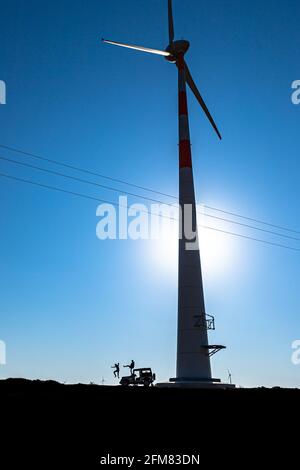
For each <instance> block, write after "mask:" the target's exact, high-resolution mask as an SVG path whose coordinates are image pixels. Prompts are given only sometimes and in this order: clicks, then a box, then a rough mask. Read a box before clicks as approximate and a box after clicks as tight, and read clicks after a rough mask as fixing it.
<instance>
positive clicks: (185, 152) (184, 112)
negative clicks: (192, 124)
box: [177, 56, 192, 168]
mask: <svg viewBox="0 0 300 470" xmlns="http://www.w3.org/2000/svg"><path fill="white" fill-rule="evenodd" d="M177 67H178V78H179V80H178V83H179V89H178V114H179V168H191V167H192V152H191V143H190V131H189V118H188V105H187V96H186V84H185V69H184V59H183V56H180V57H179V58H178V62H177Z"/></svg>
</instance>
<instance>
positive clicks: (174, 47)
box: [166, 39, 190, 63]
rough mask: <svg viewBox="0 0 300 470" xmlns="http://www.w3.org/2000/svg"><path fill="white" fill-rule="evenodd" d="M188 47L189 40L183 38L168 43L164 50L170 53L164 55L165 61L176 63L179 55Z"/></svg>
mask: <svg viewBox="0 0 300 470" xmlns="http://www.w3.org/2000/svg"><path fill="white" fill-rule="evenodd" d="M189 47H190V43H189V41H186V40H184V39H182V40H180V41H174V42H173V43H171V44H169V45H168V47H167V48H166V52H169V53H170V54H171V55H170V56H167V57H166V59H167V61H168V62H171V63H176V62H177V59H178V57H179V55H181V54H182V55H184V54H185V53H186V52H187V50H188V48H189Z"/></svg>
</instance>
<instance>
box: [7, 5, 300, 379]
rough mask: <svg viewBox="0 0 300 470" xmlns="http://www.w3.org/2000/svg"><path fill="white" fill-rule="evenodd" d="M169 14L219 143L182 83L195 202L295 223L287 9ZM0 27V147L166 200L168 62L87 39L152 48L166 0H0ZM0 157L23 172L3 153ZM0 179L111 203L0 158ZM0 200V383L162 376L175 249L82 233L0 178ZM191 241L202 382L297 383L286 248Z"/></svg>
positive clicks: (295, 267) (160, 38)
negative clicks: (148, 372) (212, 351)
mask: <svg viewBox="0 0 300 470" xmlns="http://www.w3.org/2000/svg"><path fill="white" fill-rule="evenodd" d="M174 17H175V33H176V36H177V38H179V39H180V38H182V37H184V38H186V39H189V40H190V42H191V47H190V50H189V52H188V54H187V61H188V64H189V67H190V69H191V72H192V74H193V76H194V79H195V81H196V83H197V84H198V85H199V88H200V90H201V92H202V94H203V96H204V98H205V100H206V102H207V104H208V106H209V108H210V110H211V112H212V114H213V116H214V118H215V120H216V122H217V124H218V126H219V128H220V130H221V133H222V135H223V141H222V142H221V143H220V142H219V141H218V139H217V138H216V137H215V135H214V134H213V132H212V130H211V128H210V126H209V124H208V122H206V120H205V118H204V116H203V115H202V113H201V110H200V108H199V106H198V105H197V103H196V101H195V99H194V98H193V96H192V95H191V94H190V93H189V109H190V121H191V123H190V124H191V139H192V144H193V147H192V150H193V163H194V172H195V185H196V194H197V200H198V202H199V203H205V204H207V205H210V206H214V207H217V208H221V209H224V210H227V211H231V212H237V213H241V214H243V215H246V216H249V217H254V218H258V219H262V220H265V221H268V222H271V223H274V224H278V225H282V226H286V227H290V228H292V229H295V230H300V224H299V220H298V218H299V196H300V193H299V191H300V190H299V169H300V163H299V155H298V154H299V151H298V145H297V144H298V139H299V123H300V106H295V105H293V104H292V103H291V93H292V90H291V83H292V82H293V81H294V80H296V79H300V76H299V59H300V57H299V55H300V52H299V47H298V45H299V21H300V6H299V2H297V1H296V0H295V1H294V0H288V1H285V2H283V1H273V2H272V4H271V2H268V1H256V0H255V1H250V0H249V1H248V0H244V1H243V2H241V1H237V0H228V1H224V0H213V1H206V0H201V1H200V0H197V1H196V0H182V1H180V0H174ZM0 31H1V33H0V37H1V48H0V79H1V80H5V82H6V86H7V104H6V105H1V106H0V119H1V130H0V143H1V144H4V145H9V146H13V147H17V148H21V149H24V150H27V151H29V152H33V153H37V154H40V155H44V156H46V157H49V158H54V159H56V160H59V161H62V162H69V163H71V164H75V165H80V166H82V167H85V168H90V169H94V170H97V171H99V172H100V173H104V174H107V175H110V176H112V177H115V178H119V179H124V180H127V181H130V182H132V183H135V184H139V185H142V186H147V187H150V188H154V189H157V190H158V191H163V192H165V193H168V194H177V192H178V184H177V182H178V156H177V141H178V136H177V79H176V78H177V75H176V68H175V66H174V65H173V66H172V65H170V64H168V63H167V62H166V61H165V60H164V59H163V58H161V57H157V56H151V55H148V54H142V53H138V52H132V51H126V50H124V49H121V48H116V47H115V48H114V47H112V46H108V45H107V46H105V45H102V44H101V43H100V38H101V37H102V36H103V37H108V38H112V39H115V40H117V41H118V40H119V41H125V42H132V43H137V44H142V45H145V46H149V47H154V48H165V47H166V46H167V9H166V2H165V1H162V0H149V1H145V0H143V1H140V0H129V1H124V0H110V1H104V0H101V1H91V0H90V1H78V0H72V1H66V0H62V1H58V0H55V1H51V2H48V1H44V2H39V1H32V0H28V1H26V2H23V1H21V0H19V1H16V0H12V1H9V2H2V6H1V15H0ZM0 156H2V157H3V156H4V157H9V158H15V159H19V160H21V161H25V162H28V163H32V164H37V162H36V161H34V160H32V159H29V158H28V157H27V158H26V157H24V156H23V157H22V156H21V155H17V154H15V153H13V152H9V151H8V150H4V149H1V150H0ZM43 165H44V167H45V168H50V167H51V165H50V164H46V163H44V164H43ZM0 171H1V172H6V173H9V174H12V175H15V176H18V177H23V178H28V179H31V180H34V181H39V182H41V183H44V184H51V185H56V186H60V187H64V188H66V189H68V190H75V191H79V192H84V193H87V194H91V195H93V196H96V197H100V198H103V199H109V200H114V201H116V200H117V198H118V194H116V193H114V192H111V191H108V190H104V189H102V190H101V189H100V188H93V187H89V186H87V185H84V184H80V183H75V182H74V181H67V180H65V179H63V178H61V177H58V176H53V175H52V176H51V175H48V174H42V173H40V172H37V171H35V170H33V169H27V168H22V167H16V166H14V165H12V164H10V163H8V162H4V161H1V160H0ZM69 173H70V174H74V175H75V173H74V172H69ZM76 176H78V175H77V174H76ZM90 179H91V180H95V178H90ZM97 181H98V182H99V183H102V182H103V181H102V180H100V179H97ZM104 184H105V183H104ZM115 186H116V185H115ZM117 186H118V187H119V188H121V185H117ZM123 188H125V187H123ZM127 189H128V188H127ZM0 192H1V199H0V201H1V202H0V203H1V234H0V241H1V243H0V260H1V284H0V299H1V300H0V339H1V340H4V341H5V342H6V345H7V365H6V366H5V367H4V366H1V369H0V376H2V377H8V376H23V377H28V378H42V379H46V378H52V379H57V380H61V381H68V382H77V381H82V382H89V381H90V380H91V381H95V382H100V381H101V378H102V377H104V378H105V379H106V381H107V382H111V381H112V378H111V369H110V365H111V364H112V363H114V362H116V361H120V362H121V364H125V363H127V362H128V361H129V360H131V359H132V358H134V359H135V360H136V362H137V364H139V365H141V366H144V365H148V364H150V365H151V366H152V367H153V368H154V369H155V371H156V372H157V375H158V377H159V379H160V380H164V379H167V378H169V377H170V376H173V375H174V370H175V352H176V315H177V305H176V304H177V272H176V256H177V253H176V247H175V249H174V250H173V251H172V252H171V253H170V256H169V257H167V258H163V259H159V258H160V256H156V257H155V256H152V254H153V248H155V247H153V244H151V242H150V241H132V240H119V241H117V240H109V241H100V240H98V239H97V237H96V224H97V222H98V219H97V217H96V208H97V204H96V202H93V201H86V200H83V199H78V198H75V197H72V196H70V195H67V194H64V195H63V194H58V193H55V192H51V191H47V190H43V189H38V188H35V187H31V186H28V185H26V184H22V183H20V182H17V181H9V180H5V179H4V178H1V181H0ZM139 194H144V193H142V191H139ZM144 195H145V194H144ZM129 202H141V201H140V200H139V199H138V198H133V197H131V198H129ZM214 214H215V213H214ZM234 220H239V219H234ZM208 222H209V223H208V224H209V225H211V226H213V227H216V228H223V229H225V230H229V231H233V232H238V233H241V234H245V235H249V236H253V237H256V238H263V239H265V240H269V241H272V242H276V243H283V244H288V245H290V246H294V247H298V248H300V243H299V242H298V241H297V240H289V239H281V238H279V237H275V236H273V235H271V234H266V233H259V232H256V231H255V230H253V229H246V228H245V227H244V228H243V227H239V226H235V225H232V224H228V223H225V222H216V221H214V220H213V219H212V220H209V221H208ZM260 227H262V226H260ZM281 233H286V234H287V232H281ZM212 234H213V235H212ZM290 235H291V233H290ZM294 236H296V237H297V235H295V234H294ZM298 237H299V238H300V236H299V234H298ZM204 239H205V243H204V245H203V246H202V255H203V271H204V284H205V296H206V306H207V312H208V313H211V314H213V315H214V316H215V319H216V326H217V330H216V332H214V333H213V334H212V336H211V341H212V342H213V343H221V344H226V345H227V349H226V351H224V352H220V353H219V354H218V355H216V356H214V359H213V371H214V376H217V377H221V378H222V379H226V378H227V369H230V371H231V372H232V375H233V380H234V381H235V382H236V383H237V384H240V385H243V386H251V385H259V384H260V385H265V386H272V385H278V384H279V385H282V386H300V366H295V365H293V364H292V363H291V354H292V349H291V343H292V341H294V340H295V339H299V338H300V324H299V309H300V300H299V295H298V279H299V275H300V264H299V260H300V252H299V253H298V252H296V251H291V250H286V249H280V248H276V247H272V246H269V245H264V244H260V243H258V242H254V241H250V240H244V239H241V238H236V237H232V236H229V235H225V234H216V232H212V231H210V232H209V234H208V236H206V237H205V235H204ZM156 246H157V245H156ZM158 250H159V247H158ZM158 253H159V251H158ZM214 255H215V256H214Z"/></svg>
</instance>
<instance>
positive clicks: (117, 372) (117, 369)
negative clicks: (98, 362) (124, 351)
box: [111, 362, 120, 379]
mask: <svg viewBox="0 0 300 470" xmlns="http://www.w3.org/2000/svg"><path fill="white" fill-rule="evenodd" d="M111 368H112V369H115V370H114V377H115V378H116V377H118V379H119V378H120V363H119V362H118V363H117V364H115V365H114V366H111Z"/></svg>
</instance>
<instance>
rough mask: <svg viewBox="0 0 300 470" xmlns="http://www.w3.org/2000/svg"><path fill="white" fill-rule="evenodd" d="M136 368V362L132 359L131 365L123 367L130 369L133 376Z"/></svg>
mask: <svg viewBox="0 0 300 470" xmlns="http://www.w3.org/2000/svg"><path fill="white" fill-rule="evenodd" d="M134 366H135V362H134V360H133V359H132V361H131V363H130V364H128V365H127V366H123V367H128V368H129V369H130V374H131V375H133V369H134Z"/></svg>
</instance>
